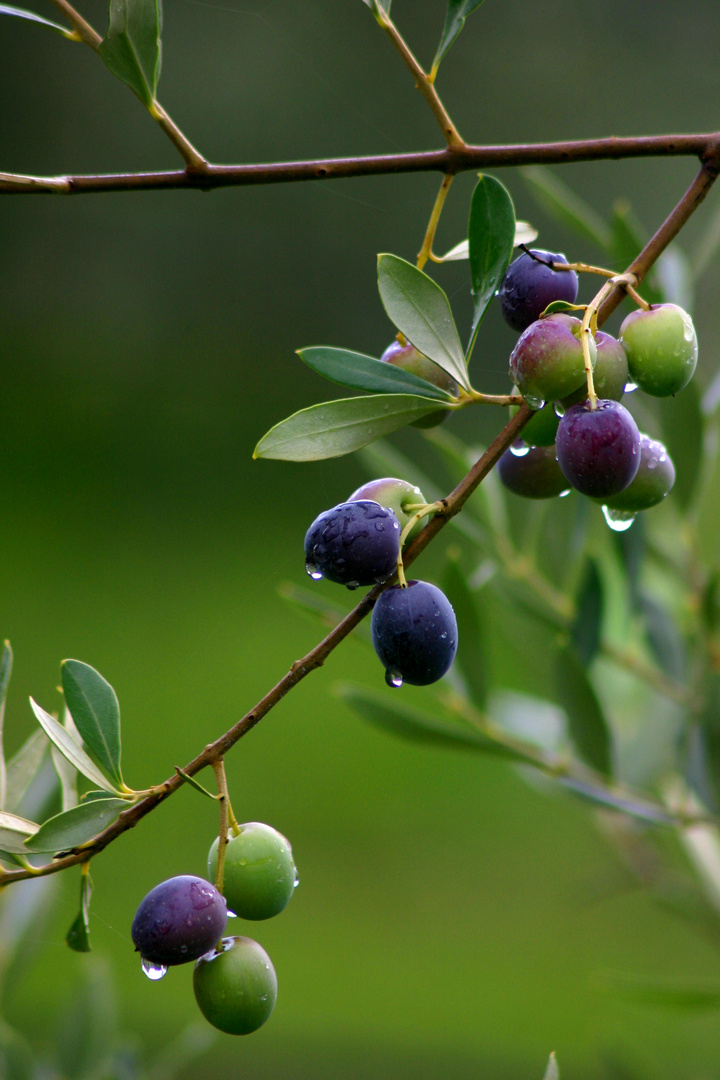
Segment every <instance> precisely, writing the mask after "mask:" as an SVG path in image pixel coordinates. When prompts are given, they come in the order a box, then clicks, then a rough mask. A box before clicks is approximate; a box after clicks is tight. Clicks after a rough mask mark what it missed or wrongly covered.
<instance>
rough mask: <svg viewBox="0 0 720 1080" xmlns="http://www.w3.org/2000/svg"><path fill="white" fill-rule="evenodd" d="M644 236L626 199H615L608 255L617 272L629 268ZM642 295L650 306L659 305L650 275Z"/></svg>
mask: <svg viewBox="0 0 720 1080" xmlns="http://www.w3.org/2000/svg"><path fill="white" fill-rule="evenodd" d="M646 236H647V232H646V230H645V229H643V227H642V225H641V224H640V222H639V221H638V219H637V218H636V216H635V215H634V214H633V212H632V209H631V207H630V203H629V202H628V201H627V200H626V199H617V200H616V201H615V205H614V206H613V212H612V217H611V219H610V248H609V255H610V256H611V258H612V260H613V266H615V267H617V269H618V270H619V271H620V270H624V269H625V268H626V267H628V266H630V264H631V263H632V262H633V260H634V259H635V258H637V256H638V255H639V254H640V252H641V251H642V249H643V247H644V244H645V237H646ZM654 273H655V271H653V275H654ZM642 294H643V296H644V297H645V299H646V300H647V301H648V303H651V304H659V303H660V301H661V300H662V299H663V297H662V296H661V295H660V293H659V292H658V290H657V289H656V288H655V285H654V283H653V280H652V275H651V277H650V279H648V278H646V279H645V281H643V284H642Z"/></svg>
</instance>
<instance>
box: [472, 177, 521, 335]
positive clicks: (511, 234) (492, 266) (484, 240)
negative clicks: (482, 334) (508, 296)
mask: <svg viewBox="0 0 720 1080" xmlns="http://www.w3.org/2000/svg"><path fill="white" fill-rule="evenodd" d="M468 242H469V244H470V277H471V280H472V293H473V304H474V310H473V320H472V330H471V333H470V345H469V346H468V355H469V354H470V351H471V349H472V346H473V344H474V342H475V337H476V335H477V331H478V327H479V326H480V323H481V321H482V317H483V315H484V314H485V312H486V311H487V309H488V305H489V304H490V301H491V300H492V298H493V296H494V295H495V292H496V290H497V288H498V286H499V285H500V282H501V281H502V279H503V275H504V273H505V270H506V268H507V265H508V263H509V262H510V258H511V257H512V250H513V244H514V242H515V207H514V206H513V201H512V199H511V198H510V194H509V192H508V190H507V188H506V187H504V185H503V184H501V183H500V181H499V180H496V179H495V177H494V176H481V177H480V179H479V180H478V182H477V184H476V185H475V190H474V191H473V194H472V200H471V202H470V221H469V223H468Z"/></svg>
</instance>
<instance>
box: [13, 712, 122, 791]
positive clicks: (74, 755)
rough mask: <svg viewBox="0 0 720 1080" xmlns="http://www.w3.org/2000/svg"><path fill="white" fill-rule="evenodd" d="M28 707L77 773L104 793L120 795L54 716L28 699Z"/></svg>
mask: <svg viewBox="0 0 720 1080" xmlns="http://www.w3.org/2000/svg"><path fill="white" fill-rule="evenodd" d="M30 705H31V706H32V710H33V712H34V713H35V718H36V720H37V721H38V723H39V724H40V727H41V728H42V729H43V731H44V732H45V734H46V735H47V737H48V738H49V739H50V741H51V742H52V743H54V745H55V746H57V748H58V750H59V751H60V753H61V754H63V756H64V757H66V758H67V759H68V761H69V762H70V764H71V765H73V766H74V767H75V768H76V769H77V771H78V772H80V773H82V774H83V776H86V777H87V778H88V780H90V781H92V783H93V784H97V786H98V787H100V788H103V790H104V791H109V792H111V794H113V795H120V794H121V792H120V791H118V789H117V788H116V787H115V786H114V785H113V784H111V783H110V781H109V780H108V779H107V777H106V776H104V775H103V774H102V773H101V772H100V769H99V768H98V767H97V765H96V764H95V762H94V761H93V760H92V758H90V756H89V755H88V754H86V753H85V751H84V750H83V748H82V746H80V744H79V743H78V742H77V740H76V739H74V738H73V737H72V735H71V734H70V732H69V731H66V729H65V728H64V727H63V726H62V724H61V723H59V722H58V721H57V720H56V719H55V717H54V716H51V715H50V713H48V712H46V711H45V709H43V708H42V706H41V705H38V703H37V702H36V701H33V699H32V698H30Z"/></svg>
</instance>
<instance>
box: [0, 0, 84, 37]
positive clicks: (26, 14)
mask: <svg viewBox="0 0 720 1080" xmlns="http://www.w3.org/2000/svg"><path fill="white" fill-rule="evenodd" d="M0 15H14V16H15V17H16V18H18V19H29V20H30V22H36V23H40V24H41V25H42V26H49V27H50V29H51V30H55V31H56V32H57V33H58V34H62V36H63V37H66V38H70V40H71V41H77V40H78V39H77V38H76V37H75V32H74V31H73V30H68V28H67V27H66V26H61V25H60V24H59V23H54V22H50V20H49V19H43V17H42V16H41V15H36V14H35V12H34V11H26V10H25V9H24V8H18V7H13V6H12V5H11V4H0Z"/></svg>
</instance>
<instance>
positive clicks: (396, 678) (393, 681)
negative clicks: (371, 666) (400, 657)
mask: <svg viewBox="0 0 720 1080" xmlns="http://www.w3.org/2000/svg"><path fill="white" fill-rule="evenodd" d="M385 682H386V683H387V684H388V686H394V687H395V689H397V688H398V686H402V684H403V677H402V675H401V674H400V672H399V671H395V670H394V668H388V669H387V671H386V672H385Z"/></svg>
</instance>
